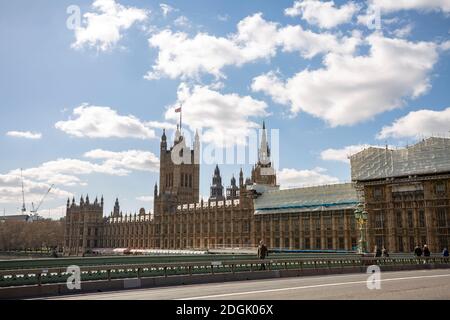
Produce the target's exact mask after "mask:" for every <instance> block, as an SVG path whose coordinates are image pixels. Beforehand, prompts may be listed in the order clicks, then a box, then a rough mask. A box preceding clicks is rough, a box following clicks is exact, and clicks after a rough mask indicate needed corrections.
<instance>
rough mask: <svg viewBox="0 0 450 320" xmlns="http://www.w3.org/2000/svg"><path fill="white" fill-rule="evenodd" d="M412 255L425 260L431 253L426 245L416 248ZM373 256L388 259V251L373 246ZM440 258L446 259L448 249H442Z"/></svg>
mask: <svg viewBox="0 0 450 320" xmlns="http://www.w3.org/2000/svg"><path fill="white" fill-rule="evenodd" d="M414 255H415V256H416V257H422V256H423V257H425V258H427V257H430V256H431V251H430V249H429V248H428V246H427V245H426V244H425V245H424V246H423V248H421V247H420V246H416V247H415V248H414ZM374 256H375V258H380V257H389V253H388V251H387V249H386V248H385V247H383V248H382V249H380V248H379V247H378V246H375V249H374ZM442 256H443V257H444V258H448V256H449V253H448V249H447V248H444V250H443V251H442Z"/></svg>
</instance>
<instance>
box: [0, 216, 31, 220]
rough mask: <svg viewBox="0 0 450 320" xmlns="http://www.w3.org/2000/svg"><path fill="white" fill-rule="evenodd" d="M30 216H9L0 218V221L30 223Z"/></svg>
mask: <svg viewBox="0 0 450 320" xmlns="http://www.w3.org/2000/svg"><path fill="white" fill-rule="evenodd" d="M29 219H30V216H29V215H27V214H14V215H9V216H0V220H3V221H28V220H29Z"/></svg>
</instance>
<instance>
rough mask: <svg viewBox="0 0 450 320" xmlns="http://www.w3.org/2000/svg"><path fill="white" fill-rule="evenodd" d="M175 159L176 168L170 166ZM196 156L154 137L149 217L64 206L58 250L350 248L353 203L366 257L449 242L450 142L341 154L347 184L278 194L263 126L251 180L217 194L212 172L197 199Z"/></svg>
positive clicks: (82, 204) (181, 144) (179, 138)
mask: <svg viewBox="0 0 450 320" xmlns="http://www.w3.org/2000/svg"><path fill="white" fill-rule="evenodd" d="M169 145H170V146H169ZM174 153H177V154H178V156H180V157H179V158H181V159H182V161H181V162H179V161H175V162H174V160H173V159H174V157H173V154H174ZM199 155H200V138H199V136H198V134H196V135H195V139H194V143H193V145H192V146H187V145H186V141H185V139H184V136H183V134H182V131H181V130H180V129H179V128H178V129H177V131H176V133H175V139H174V141H173V142H169V141H168V140H167V137H166V134H165V132H163V134H162V137H161V143H160V173H159V185H155V187H154V206H153V208H154V209H153V211H154V212H153V213H150V212H146V211H145V210H144V209H141V210H140V211H139V213H138V214H134V215H123V214H122V212H121V210H120V205H119V200H118V199H116V202H115V205H114V209H113V211H112V212H111V213H110V214H109V215H108V216H105V215H104V212H103V211H104V210H103V208H104V199H103V198H101V199H100V201H99V200H98V199H95V200H94V201H91V200H90V199H89V197H88V196H86V198H83V197H81V199H80V201H79V202H78V203H76V202H75V199H72V200H68V201H67V209H66V217H65V238H64V253H65V254H66V255H82V254H84V253H86V252H90V251H93V250H96V249H101V248H109V249H112V248H127V249H177V250H184V249H192V250H208V249H217V248H254V247H256V246H257V244H258V243H259V241H260V240H263V241H264V242H265V243H266V245H267V246H268V247H269V248H271V249H285V250H346V251H351V250H354V249H355V247H356V245H357V242H358V240H359V238H358V237H359V230H358V226H357V224H356V220H355V208H356V207H357V205H358V204H359V203H362V204H363V205H364V209H365V210H366V212H367V218H368V219H367V225H366V230H365V232H366V234H367V242H368V248H369V249H370V250H371V249H372V248H373V247H374V246H375V245H378V246H384V247H386V248H388V250H389V251H391V252H411V251H412V250H413V249H414V247H415V246H416V245H424V244H427V245H428V246H429V247H430V249H431V251H434V252H438V251H441V250H442V249H443V248H444V247H448V245H449V237H450V218H449V215H450V139H446V138H437V137H431V138H428V139H426V140H422V141H420V142H418V143H417V144H415V145H413V146H409V147H406V148H402V149H395V150H394V149H388V148H387V147H386V148H375V147H370V148H367V149H365V150H363V151H361V152H359V153H357V154H355V155H352V156H350V163H351V178H352V182H351V183H343V184H333V185H322V186H315V187H303V188H294V189H284V190H283V189H280V187H279V186H278V184H277V177H276V172H275V170H274V168H273V166H272V162H271V155H270V147H269V144H268V140H267V132H266V128H265V124H263V129H262V135H261V137H260V143H259V148H258V161H257V163H256V164H255V165H254V166H253V169H252V172H251V177H248V178H246V177H244V173H243V171H242V169H241V171H240V172H239V174H238V175H237V176H238V180H236V178H235V177H234V176H233V177H232V178H231V181H230V184H229V186H228V187H226V188H225V187H224V185H223V181H222V177H221V174H220V168H219V167H218V166H216V168H215V170H214V174H213V177H212V184H211V188H210V197H209V199H208V200H206V201H203V200H201V201H199V186H200V161H199ZM175 158H176V157H175Z"/></svg>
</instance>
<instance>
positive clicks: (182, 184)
mask: <svg viewBox="0 0 450 320" xmlns="http://www.w3.org/2000/svg"><path fill="white" fill-rule="evenodd" d="M181 186H182V187H184V174H183V173H182V174H181Z"/></svg>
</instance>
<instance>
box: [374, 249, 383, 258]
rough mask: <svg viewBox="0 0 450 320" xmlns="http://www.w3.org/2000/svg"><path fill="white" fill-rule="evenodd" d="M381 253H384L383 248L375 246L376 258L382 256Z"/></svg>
mask: <svg viewBox="0 0 450 320" xmlns="http://www.w3.org/2000/svg"><path fill="white" fill-rule="evenodd" d="M381 254H382V252H381V249H380V248H378V246H375V250H374V255H375V258H379V257H381Z"/></svg>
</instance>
